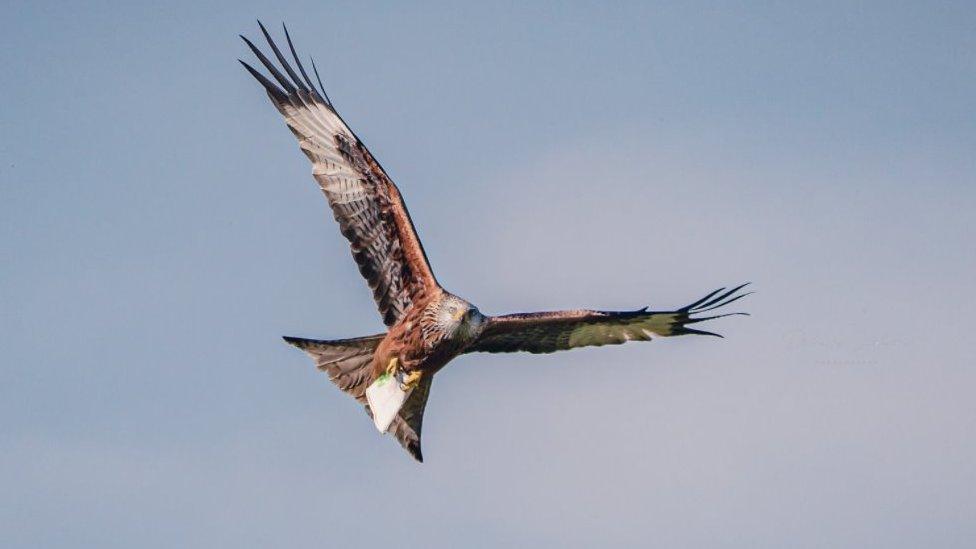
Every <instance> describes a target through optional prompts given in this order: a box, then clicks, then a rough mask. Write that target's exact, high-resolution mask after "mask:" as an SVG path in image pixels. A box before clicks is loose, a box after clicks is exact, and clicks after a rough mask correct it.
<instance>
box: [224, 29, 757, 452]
mask: <svg viewBox="0 0 976 549" xmlns="http://www.w3.org/2000/svg"><path fill="white" fill-rule="evenodd" d="M258 24H259V25H260V22H259V23H258ZM260 26H261V32H262V33H263V34H264V37H265V38H266V39H267V41H268V45H269V46H270V48H271V51H272V52H273V53H274V56H275V58H276V59H277V60H278V63H280V65H281V69H283V70H284V73H282V71H281V70H279V68H278V67H277V66H276V65H275V64H274V63H273V62H272V61H270V60H269V59H268V58H267V57H265V55H264V54H262V53H261V51H260V50H259V49H258V48H257V47H255V46H254V44H252V43H251V41H250V40H248V39H247V38H244V37H243V36H242V37H241V38H243V39H244V42H246V43H247V45H248V47H250V49H251V51H253V52H254V55H255V56H257V58H258V60H259V61H260V62H261V64H262V65H264V67H265V69H267V71H268V73H270V75H271V78H273V79H274V81H272V80H270V79H269V78H267V77H265V76H264V75H263V74H262V73H260V72H259V71H257V70H255V69H254V68H253V67H251V66H250V65H248V64H247V63H245V62H244V61H241V64H242V65H244V68H245V69H247V71H248V72H249V73H251V75H253V76H254V78H256V79H257V80H258V82H260V83H261V85H262V86H264V89H265V90H266V91H267V92H268V96H269V97H270V98H271V102H272V103H274V105H275V107H277V108H278V110H279V111H280V112H281V114H282V116H284V118H285V122H286V123H287V124H288V127H289V129H291V131H292V133H294V134H295V137H297V138H298V143H299V146H300V147H301V149H302V151H303V152H304V153H305V155H306V156H308V158H309V159H310V160H311V161H312V176H313V177H314V178H315V180H316V181H317V182H318V184H319V187H321V189H322V192H324V193H325V196H326V198H327V199H328V201H329V205H330V206H331V207H332V212H333V214H334V215H335V219H336V221H338V222H339V229H340V231H341V232H342V234H343V236H345V237H346V238H347V239H348V240H349V243H350V246H351V248H352V255H353V258H354V259H355V260H356V263H357V265H359V271H360V272H361V273H362V275H363V276H364V277H365V278H366V282H367V283H368V284H369V287H370V288H371V289H372V290H373V297H374V299H375V300H376V304H377V306H378V307H379V312H380V315H381V316H382V317H383V322H384V323H385V324H386V326H387V331H386V333H382V334H377V335H373V336H367V337H358V338H353V339H340V340H328V341H326V340H314V339H302V338H297V337H285V338H284V339H285V341H287V342H288V343H290V344H292V345H294V346H296V347H298V348H300V349H302V350H303V351H305V352H306V353H308V354H309V355H311V356H312V358H314V359H315V363H316V365H317V366H318V368H319V369H320V370H323V371H325V372H326V373H328V374H329V378H330V379H331V380H332V381H333V382H334V383H335V384H336V385H337V386H338V387H339V388H340V389H341V390H343V391H344V392H346V393H348V394H350V395H351V396H352V397H353V398H355V399H356V400H358V401H359V402H360V403H363V404H365V405H366V411H367V413H369V414H370V415H371V416H372V415H373V411H372V410H371V409H370V406H369V404H368V402H367V400H368V399H367V389H368V388H369V387H370V386H371V385H373V384H374V382H377V380H378V379H379V378H381V377H382V376H384V374H386V373H392V372H396V373H399V374H401V377H400V378H399V379H401V380H402V383H403V385H402V388H403V389H404V390H405V391H409V397H407V399H406V402H405V403H404V404H403V405H402V408H399V411H398V412H397V413H396V415H395V416H393V419H392V423H391V424H389V426H388V428H387V429H386V430H387V431H388V432H390V433H392V434H393V436H394V437H396V439H397V440H398V441H399V442H400V444H401V445H402V446H403V447H404V448H405V449H406V450H407V451H408V452H410V455H412V456H413V457H414V458H416V459H417V460H418V461H423V457H422V455H421V451H420V430H421V425H422V422H423V418H424V407H425V406H426V404H427V397H428V395H429V394H430V384H431V381H432V379H433V377H434V374H436V373H437V372H438V371H439V370H440V369H441V368H443V367H444V366H445V365H446V364H447V363H448V362H450V361H451V360H452V359H453V358H454V357H456V356H458V355H461V354H464V353H472V352H476V351H481V352H488V353H508V352H515V351H525V352H529V353H551V352H555V351H564V350H568V349H575V348H577V347H587V346H600V345H617V344H621V343H625V342H627V341H648V340H650V339H652V338H653V337H668V336H676V335H684V334H699V335H716V336H717V335H718V334H715V333H712V332H706V331H702V330H696V329H693V328H691V327H689V326H690V325H692V324H695V323H698V322H702V321H705V320H712V319H715V318H719V317H724V316H730V315H733V314H744V313H725V314H714V315H711V316H701V315H702V314H703V313H706V312H709V311H713V310H715V309H718V308H720V307H724V306H726V305H728V304H730V303H732V302H734V301H736V300H738V299H741V298H742V297H745V296H746V295H748V294H747V293H742V292H741V291H740V290H742V288H743V287H744V286H745V284H743V285H741V286H737V287H735V288H732V289H728V290H727V289H725V288H721V289H719V290H715V291H714V292H712V293H710V294H708V295H707V296H705V297H703V298H701V299H699V300H698V301H695V302H694V303H692V304H690V305H687V306H685V307H682V308H680V309H676V310H673V311H648V310H647V308H646V307H645V308H643V309H638V310H636V311H626V312H614V311H591V310H572V311H555V312H543V313H519V314H511V315H503V316H485V315H484V314H482V313H481V311H479V310H478V308H477V307H475V306H474V305H472V304H471V303H469V302H468V301H466V300H464V299H462V298H460V297H458V296H456V295H453V294H451V293H450V292H448V291H446V290H444V288H442V287H441V285H440V284H438V282H437V279H436V278H434V273H433V271H431V268H430V264H429V263H428V261H427V256H426V254H425V253H424V248H423V246H422V245H421V244H420V239H419V238H418V237H417V232H416V230H415V229H414V226H413V222H412V221H411V220H410V214H409V213H408V212H407V208H406V205H405V204H404V203H403V198H402V197H401V196H400V191H399V190H398V189H397V187H396V185H394V184H393V181H391V180H390V177H389V176H388V175H387V174H386V171H384V170H383V168H382V167H381V166H380V164H379V163H378V162H377V161H376V159H375V158H373V155H372V154H370V152H369V150H367V149H366V146H365V145H363V142H362V141H361V140H360V139H359V138H358V137H357V136H356V134H355V133H353V131H352V130H351V129H350V128H349V126H348V125H346V123H345V121H343V119H342V117H341V116H339V113H338V112H336V109H335V108H334V107H333V105H332V102H331V101H330V100H329V97H328V95H326V94H325V92H324V91H323V90H324V87H323V86H322V81H321V79H320V78H319V76H318V70H317V69H315V65H314V61H313V62H312V68H313V72H314V74H315V76H316V81H317V82H318V84H319V85H318V87H316V86H315V84H313V83H312V81H311V79H310V78H309V76H308V74H307V73H306V71H305V68H304V67H303V66H302V63H301V61H299V59H298V55H297V54H296V53H295V47H294V45H293V44H292V41H291V37H290V36H288V30H287V29H285V38H286V39H287V41H288V47H289V49H290V50H291V55H292V58H293V59H294V61H295V65H296V66H297V68H298V71H299V72H298V73H296V72H295V70H294V69H293V68H292V66H291V65H290V64H289V63H288V61H287V60H286V59H285V57H284V56H283V55H282V53H281V51H280V50H279V49H278V47H277V46H276V45H275V43H274V41H272V40H271V37H270V35H269V34H268V32H267V30H266V29H265V28H264V26H263V25H260ZM719 337H721V336H719Z"/></svg>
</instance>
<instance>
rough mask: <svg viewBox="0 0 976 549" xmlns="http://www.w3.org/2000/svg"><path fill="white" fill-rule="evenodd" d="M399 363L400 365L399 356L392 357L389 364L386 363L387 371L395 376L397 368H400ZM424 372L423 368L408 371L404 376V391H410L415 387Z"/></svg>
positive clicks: (402, 386)
mask: <svg viewBox="0 0 976 549" xmlns="http://www.w3.org/2000/svg"><path fill="white" fill-rule="evenodd" d="M399 365H400V360H399V358H397V357H393V358H391V359H390V362H389V364H387V365H386V373H388V374H390V375H391V376H395V375H396V373H397V370H398V369H399ZM423 373H424V372H423V370H411V371H409V372H406V373H405V374H404V376H403V383H402V384H401V388H402V389H403V390H404V391H409V390H411V389H413V388H415V387H416V386H417V384H418V383H420V378H421V376H423Z"/></svg>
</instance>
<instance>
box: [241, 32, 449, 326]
mask: <svg viewBox="0 0 976 549" xmlns="http://www.w3.org/2000/svg"><path fill="white" fill-rule="evenodd" d="M258 24H259V25H260V26H261V32H262V33H264V37H265V38H266V39H267V41H268V45H269V46H270V47H271V50H272V51H273V52H274V55H275V57H276V58H277V59H278V62H279V63H281V66H282V67H283V68H284V70H285V72H286V73H287V75H285V74H282V73H281V71H280V70H278V68H277V67H276V66H275V64H274V63H272V62H271V61H270V60H269V59H268V58H267V57H265V56H264V54H262V53H261V51H260V50H258V48H257V47H255V46H254V44H252V43H251V41H250V40H248V39H247V38H244V37H243V36H241V38H243V39H244V42H246V43H247V45H248V46H249V47H250V48H251V50H252V51H253V52H254V55H255V56H257V58H258V60H259V61H261V64H262V65H264V67H265V68H266V69H267V70H268V72H269V73H270V74H271V76H272V78H274V80H275V81H276V82H277V84H275V82H272V81H271V80H269V79H268V78H266V77H265V76H264V75H263V74H261V73H260V72H258V71H257V70H255V69H254V68H253V67H251V66H250V65H248V64H247V63H245V62H244V61H241V64H242V65H244V68H246V69H247V70H248V72H250V73H251V75H253V76H254V78H256V79H257V80H258V82H260V83H261V85H263V86H264V88H265V89H266V90H267V92H268V96H269V97H270V98H271V101H272V102H273V103H274V104H275V106H276V107H278V110H279V111H280V112H281V114H282V115H283V116H284V117H285V122H287V124H288V127H289V128H290V129H291V131H292V133H294V134H295V136H296V137H297V138H298V143H299V145H300V146H301V149H302V151H303V152H304V153H305V154H306V155H307V156H308V158H309V159H310V160H311V161H312V176H313V177H314V178H315V180H316V181H318V183H319V186H320V187H321V188H322V191H323V192H324V193H325V196H326V198H328V200H329V205H330V206H332V212H333V214H334V215H335V219H336V221H338V222H339V228H340V230H341V231H342V234H343V235H344V236H345V237H346V238H347V239H349V243H350V246H351V247H352V255H353V258H355V260H356V263H357V264H358V265H359V272H361V273H362V275H363V276H364V277H365V278H366V281H367V283H368V284H369V287H370V288H371V289H372V290H373V298H374V299H375V300H376V304H377V306H378V307H379V310H380V314H381V315H382V316H383V322H384V323H386V325H387V326H392V325H393V324H395V323H396V322H397V321H398V320H399V319H400V318H401V317H402V316H403V313H404V312H405V311H406V310H407V309H409V308H410V305H411V304H412V303H414V302H416V301H417V300H418V299H419V298H420V297H421V296H422V295H424V294H425V293H428V292H431V291H432V290H433V289H435V288H437V287H438V285H437V280H436V279H435V278H434V274H433V272H432V271H431V269H430V265H429V263H428V262H427V256H426V254H425V253H424V249H423V246H421V244H420V239H419V238H417V233H416V231H415V229H414V227H413V222H412V221H411V220H410V214H409V213H408V212H407V208H406V206H405V205H404V203H403V199H402V198H401V196H400V192H399V190H397V188H396V185H394V184H393V181H391V180H390V178H389V177H388V176H387V175H386V172H385V171H383V168H382V167H381V166H380V165H379V163H378V162H377V161H376V159H374V158H373V155H372V154H370V152H369V151H368V150H367V149H366V146H365V145H363V143H362V141H360V140H359V138H358V137H356V134H354V133H353V131H352V130H350V129H349V126H347V125H346V123H345V122H344V121H343V120H342V118H341V117H340V116H339V114H338V113H337V112H336V110H335V108H334V107H333V106H332V103H331V101H329V99H328V96H327V95H326V94H325V92H323V91H320V90H319V89H316V87H315V86H314V85H313V84H312V81H311V80H310V79H309V77H308V74H306V72H305V68H304V67H303V66H302V64H301V62H300V61H299V60H298V56H297V55H296V54H295V47H294V46H293V45H292V42H291V37H290V36H288V30H287V29H285V37H286V38H287V40H288V46H289V49H290V50H291V54H292V57H293V58H294V60H295V64H296V65H297V66H298V69H299V71H300V72H301V76H302V77H301V78H299V77H298V74H296V73H295V71H294V70H293V69H292V67H291V65H289V64H288V61H286V60H285V57H284V56H283V55H282V54H281V51H279V50H278V47H277V46H276V45H275V43H274V42H273V41H272V40H271V37H270V36H269V35H268V32H267V30H265V28H264V25H261V24H260V22H258ZM313 69H314V62H313ZM315 75H316V77H318V71H315ZM321 85H322V82H321V81H319V86H320V87H321Z"/></svg>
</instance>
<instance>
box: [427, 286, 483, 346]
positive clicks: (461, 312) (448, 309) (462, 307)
mask: <svg viewBox="0 0 976 549" xmlns="http://www.w3.org/2000/svg"><path fill="white" fill-rule="evenodd" d="M435 318H436V321H437V326H438V328H439V330H441V331H442V332H443V333H444V334H445V335H446V336H447V337H448V338H449V339H452V340H455V341H458V340H459V341H470V340H472V339H474V338H476V337H478V335H479V334H480V333H481V331H482V330H483V329H484V324H485V315H483V314H481V311H479V310H478V308H477V307H475V306H474V305H472V304H471V303H468V302H467V301H465V300H463V299H461V298H460V297H458V296H456V295H453V294H447V295H446V296H444V299H442V300H441V301H440V303H438V304H437V309H436V313H435Z"/></svg>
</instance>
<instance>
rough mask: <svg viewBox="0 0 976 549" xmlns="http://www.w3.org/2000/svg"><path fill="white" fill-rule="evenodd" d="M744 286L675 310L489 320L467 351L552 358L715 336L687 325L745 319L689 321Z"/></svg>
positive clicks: (567, 313)
mask: <svg viewBox="0 0 976 549" xmlns="http://www.w3.org/2000/svg"><path fill="white" fill-rule="evenodd" d="M743 287H745V284H743V285H742V286H739V287H737V288H733V289H731V290H727V291H726V290H725V288H722V289H720V290H716V291H715V292H712V293H711V294H709V295H708V296H705V297H704V298H702V299H700V300H698V301H696V302H695V303H692V304H691V305H688V306H686V307H682V308H681V309H678V310H675V311H648V310H646V308H645V309H640V310H637V311H626V312H615V311H590V310H575V311H554V312H545V313H519V314H512V315H505V316H496V317H491V318H490V319H489V320H488V324H487V325H486V326H485V329H484V331H483V332H482V333H481V335H480V336H479V337H478V339H477V340H475V342H474V343H473V344H472V345H471V346H470V347H468V349H467V350H466V352H475V351H481V352H487V353H511V352H516V351H525V352H529V353H552V352H555V351H565V350H568V349H575V348H578V347H588V346H596V347H598V346H601V345H619V344H621V343H626V342H628V341H648V340H650V339H652V338H654V337H668V336H675V335H684V334H699V335H715V336H717V335H718V334H715V333H712V332H706V331H702V330H695V329H692V328H688V327H687V326H688V325H689V324H694V323H696V322H702V321H704V320H711V319H714V318H721V317H723V316H731V315H736V314H745V313H727V314H721V315H713V316H708V317H700V316H699V317H695V316H693V315H695V314H698V313H703V312H706V311H711V310H714V309H717V308H719V307H723V306H725V305H728V304H729V303H732V302H733V301H737V300H739V299H741V298H743V297H745V296H746V295H748V294H737V292H738V291H739V290H741V289H742V288H743ZM719 337H721V336H719Z"/></svg>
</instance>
